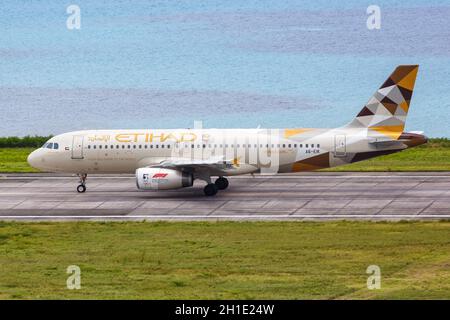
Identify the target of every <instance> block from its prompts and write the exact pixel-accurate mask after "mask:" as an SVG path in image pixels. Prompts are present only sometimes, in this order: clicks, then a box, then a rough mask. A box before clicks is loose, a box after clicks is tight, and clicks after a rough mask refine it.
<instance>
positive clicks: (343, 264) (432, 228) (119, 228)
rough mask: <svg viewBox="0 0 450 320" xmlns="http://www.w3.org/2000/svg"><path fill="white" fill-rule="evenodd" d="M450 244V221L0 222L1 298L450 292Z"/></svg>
mask: <svg viewBox="0 0 450 320" xmlns="http://www.w3.org/2000/svg"><path fill="white" fill-rule="evenodd" d="M449 248H450V222H408V223H406V222H403V223H375V222H345V221H344V222H327V223H314V222H256V223H255V222H215V223H207V222H184V223H179V222H176V223H175V222H173V223H172V222H156V223H149V222H126V223H118V222H111V223H92V222H74V223H9V222H0V266H1V272H0V298H2V299H17V298H25V299H31V298H39V299H41V298H42V299H48V298H55V299H78V298H88V299H93V298H109V299H118V298H125V299H132V298H138V299H139V298H149V299H163V298H168V299H178V298H179V299H194V298H195V299H241V298H244V299H304V298H311V299H353V298H362V299H416V298H426V299H432V298H435V299H448V298H450V253H449ZM373 264H375V265H378V266H379V267H380V268H381V276H382V278H381V289H379V290H368V289H367V287H366V281H367V277H368V275H367V274H366V273H365V272H366V268H367V267H368V266H369V265H373ZM69 265H78V266H79V267H80V268H81V289H80V290H68V289H67V288H66V279H67V277H68V275H67V274H66V269H67V267H68V266H69Z"/></svg>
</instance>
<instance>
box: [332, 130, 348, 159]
mask: <svg viewBox="0 0 450 320" xmlns="http://www.w3.org/2000/svg"><path fill="white" fill-rule="evenodd" d="M346 155H347V146H346V136H345V134H337V135H335V136H334V156H335V157H345V156H346Z"/></svg>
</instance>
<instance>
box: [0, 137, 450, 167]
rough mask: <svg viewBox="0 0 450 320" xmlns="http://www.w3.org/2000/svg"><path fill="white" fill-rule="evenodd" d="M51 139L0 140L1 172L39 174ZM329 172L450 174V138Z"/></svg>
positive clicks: (430, 141)
mask: <svg viewBox="0 0 450 320" xmlns="http://www.w3.org/2000/svg"><path fill="white" fill-rule="evenodd" d="M50 138H51V136H47V137H43V136H34V137H32V136H27V137H22V138H20V137H3V138H2V137H0V173H21V172H23V173H29V172H39V171H38V170H36V169H34V168H31V167H30V166H29V165H28V163H27V156H28V155H29V154H30V153H31V152H32V151H33V150H34V149H36V148H38V147H40V146H41V145H43V144H44V143H45V142H46V141H47V140H48V139H50ZM321 171H329V172H370V171H376V172H381V171H400V172H408V171H411V172H413V171H450V139H447V138H431V139H429V142H428V143H427V144H424V145H421V146H418V147H415V148H411V149H408V150H404V151H401V152H398V153H394V154H390V155H386V156H381V157H377V158H373V159H369V160H366V161H361V162H357V163H353V164H349V165H345V166H340V167H336V168H330V169H324V170H321Z"/></svg>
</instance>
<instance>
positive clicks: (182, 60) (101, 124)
mask: <svg viewBox="0 0 450 320" xmlns="http://www.w3.org/2000/svg"><path fill="white" fill-rule="evenodd" d="M71 4H76V5H78V6H79V7H80V9H81V29H80V30H68V29H67V28H66V19H67V17H68V14H67V13H66V8H67V6H69V5H71ZM370 4H373V3H371V2H370V3H369V2H365V1H354V0H351V1H345V2H344V1H337V0H328V1H322V0H320V1H282V2H280V1H267V0H257V1H256V0H254V1H234V0H233V1H207V0H205V1H131V0H130V1H125V0H122V1H106V0H91V1H86V0H80V1H75V0H73V1H56V0H55V1H45V2H44V1H17V0H15V1H12V0H3V1H2V9H1V10H0V30H1V32H0V116H1V120H2V121H1V122H0V123H1V124H0V135H1V136H5V135H20V136H23V135H27V134H58V133H62V132H66V131H70V130H79V129H93V128H94V129H95V128H98V129H105V128H177V127H192V126H193V122H194V120H201V121H203V127H216V128H224V127H236V128H238V127H240V128H242V127H244V128H252V127H257V126H262V127H337V126H340V125H343V124H345V123H347V122H349V121H350V120H351V119H352V118H353V117H354V116H355V115H356V114H357V113H358V112H359V110H360V109H361V108H362V106H363V105H364V104H365V103H366V102H367V100H368V99H369V97H370V96H371V95H372V93H373V92H374V91H375V90H376V89H377V88H378V87H379V86H380V85H381V83H383V82H384V80H385V79H386V78H387V76H388V75H389V74H390V73H391V72H392V71H393V69H394V68H395V66H397V65H399V64H419V65H420V70H419V74H418V79H417V81H416V88H415V91H414V95H413V98H412V103H411V108H410V113H409V115H408V120H407V128H406V129H407V130H423V131H425V133H426V134H427V135H429V136H431V137H441V136H447V137H450V126H449V123H450V2H448V1H435V0H434V1H419V0H413V1H408V2H407V3H406V2H403V1H376V5H378V6H379V7H380V9H381V29H380V30H368V29H367V27H366V20H367V17H368V15H367V13H366V9H367V7H368V6H369V5H370Z"/></svg>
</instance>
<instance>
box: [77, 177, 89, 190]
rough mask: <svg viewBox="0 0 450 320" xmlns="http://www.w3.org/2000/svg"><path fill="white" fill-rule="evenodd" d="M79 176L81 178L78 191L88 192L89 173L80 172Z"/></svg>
mask: <svg viewBox="0 0 450 320" xmlns="http://www.w3.org/2000/svg"><path fill="white" fill-rule="evenodd" d="M78 177H79V178H80V185H79V186H78V187H77V191H78V193H83V192H86V178H87V174H85V173H83V174H79V175H78Z"/></svg>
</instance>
